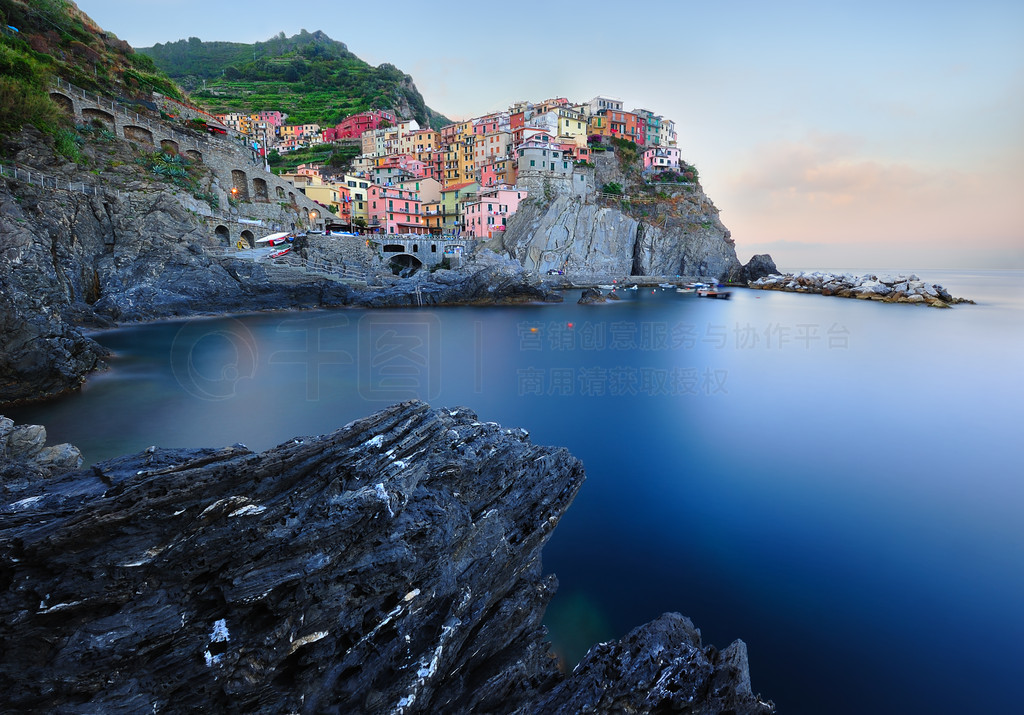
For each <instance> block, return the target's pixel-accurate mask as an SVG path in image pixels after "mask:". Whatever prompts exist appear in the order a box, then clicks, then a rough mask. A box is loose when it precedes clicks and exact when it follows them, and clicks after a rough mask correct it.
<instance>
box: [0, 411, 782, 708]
mask: <svg viewBox="0 0 1024 715" xmlns="http://www.w3.org/2000/svg"><path fill="white" fill-rule="evenodd" d="M582 481H583V468H582V466H581V464H580V463H579V461H578V460H576V459H575V458H573V457H572V456H571V455H569V453H568V452H567V451H566V450H564V449H557V448H549V447H538V446H535V445H533V444H531V443H530V441H529V439H528V436H527V434H526V433H525V432H524V431H523V430H515V429H502V428H501V427H499V426H498V425H497V424H495V423H490V422H488V423H481V422H480V421H479V420H478V419H477V417H476V415H474V414H473V413H472V412H470V411H468V410H466V409H463V408H458V409H453V410H433V409H430V408H429V407H428V406H426V405H424V404H422V403H418V402H411V403H405V404H400V405H396V406H393V407H391V408H388V409H386V410H383V411H382V412H380V413H378V414H376V415H373V416H371V417H369V418H367V419H365V420H361V421H359V422H355V423H353V424H350V425H348V426H347V427H345V428H343V429H341V430H338V431H337V432H334V433H332V434H329V435H324V436H319V437H313V438H305V439H294V440H291V441H289V442H286V443H285V444H282V445H280V446H278V447H276V448H274V449H271V450H268V451H267V452H264V453H262V454H254V453H252V452H250V451H249V450H247V449H246V448H244V447H243V446H241V445H236V446H234V447H229V448H225V449H198V450H166V449H157V448H155V447H153V448H150V449H149V450H147V451H145V452H143V453H141V454H137V455H134V456H129V457H122V458H118V459H114V460H110V461H107V462H103V463H101V464H97V465H95V466H94V467H92V468H91V469H88V470H83V471H78V472H69V473H66V474H64V475H61V476H57V477H51V478H49V479H46V480H39V479H35V480H33V479H29V480H22V481H21V482H9V481H8V480H7V479H6V477H5V481H4V483H3V486H4V494H3V497H4V498H3V500H2V501H0V563H2V564H3V569H2V571H0V573H2V579H0V639H2V642H3V643H4V648H3V649H2V651H0V702H2V703H3V706H4V707H3V709H5V710H31V711H36V712H71V711H73V712H97V713H98V712H104V713H107V712H142V711H146V712H169V713H176V712H196V711H204V712H214V711H218V712H219V711H230V712H240V711H244V712H260V713H282V712H316V713H320V712H395V713H405V714H406V715H410V714H412V713H437V712H445V713H484V712H486V713H497V712H517V713H532V712H579V711H588V710H591V711H593V709H596V711H598V712H609V711H616V712H690V713H711V712H736V713H767V712H771V711H772V706H771V705H770V704H766V703H764V702H762V701H761V700H760V699H758V698H757V697H755V696H753V695H752V694H751V691H750V683H749V676H748V672H747V663H746V651H745V647H744V646H743V644H742V643H741V642H737V643H734V644H733V645H732V646H730V647H729V648H727V649H726V650H725V651H723V652H721V653H719V652H718V651H716V650H715V649H714V648H710V647H704V646H702V645H701V643H700V637H699V633H697V631H696V630H695V629H694V628H693V626H692V624H690V623H689V621H687V620H686V619H683V618H682V617H680V616H675V615H668V616H664V617H662V618H661V619H659V620H658V621H655V622H654V623H652V624H650V625H648V626H646V627H643V628H640V629H638V630H637V631H634V632H633V633H632V634H630V635H629V636H627V637H626V638H625V639H624V640H623V641H622V642H620V643H618V644H603V645H600V646H597V647H595V648H594V649H592V650H591V652H590V653H589V654H588V655H587V656H586V658H585V659H584V661H583V662H582V663H581V664H580V666H579V667H578V668H577V669H576V670H575V671H574V672H573V673H572V674H570V675H569V676H564V675H562V674H560V673H559V672H558V670H557V668H556V665H555V662H554V661H553V660H552V659H551V658H550V657H549V654H548V648H547V644H546V643H545V633H544V629H543V627H542V625H541V618H542V615H543V611H544V608H545V606H546V604H547V602H548V600H549V598H550V597H551V595H552V593H553V591H554V588H555V579H554V577H552V576H544V575H543V574H542V570H541V561H540V553H541V548H542V547H543V545H544V543H545V542H546V541H547V539H548V538H549V536H550V535H551V532H552V530H553V529H554V527H555V526H556V524H557V523H558V521H559V519H560V518H561V516H562V514H563V513H564V512H565V509H566V508H567V507H568V506H569V504H570V503H571V501H572V500H573V498H574V496H575V494H576V492H577V490H578V489H579V487H580V485H581V483H582Z"/></svg>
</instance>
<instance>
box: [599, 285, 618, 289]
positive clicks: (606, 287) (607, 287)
mask: <svg viewBox="0 0 1024 715" xmlns="http://www.w3.org/2000/svg"><path fill="white" fill-rule="evenodd" d="M598 288H600V289H601V290H615V286H609V285H599V286H598Z"/></svg>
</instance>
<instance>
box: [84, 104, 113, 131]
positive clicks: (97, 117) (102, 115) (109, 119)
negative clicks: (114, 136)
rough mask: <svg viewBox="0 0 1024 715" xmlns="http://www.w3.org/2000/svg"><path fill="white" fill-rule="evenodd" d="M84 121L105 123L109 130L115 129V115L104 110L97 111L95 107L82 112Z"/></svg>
mask: <svg viewBox="0 0 1024 715" xmlns="http://www.w3.org/2000/svg"><path fill="white" fill-rule="evenodd" d="M82 121H83V122H103V123H104V124H106V125H107V128H108V129H113V128H114V115H113V114H111V113H110V112H104V111H103V110H102V109H96V108H95V107H86V108H85V109H83V110H82Z"/></svg>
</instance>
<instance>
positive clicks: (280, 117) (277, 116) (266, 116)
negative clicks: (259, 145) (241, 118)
mask: <svg viewBox="0 0 1024 715" xmlns="http://www.w3.org/2000/svg"><path fill="white" fill-rule="evenodd" d="M256 116H257V117H258V119H257V121H260V122H266V123H267V124H269V125H271V126H274V127H279V126H281V125H283V124H284V120H285V119H287V118H288V115H287V114H281V112H278V111H276V110H275V111H273V112H267V111H263V112H259V113H258V114H257V115H256Z"/></svg>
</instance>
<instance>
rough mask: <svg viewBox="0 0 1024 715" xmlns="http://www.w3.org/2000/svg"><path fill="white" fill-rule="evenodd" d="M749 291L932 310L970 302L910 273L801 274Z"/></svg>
mask: <svg viewBox="0 0 1024 715" xmlns="http://www.w3.org/2000/svg"><path fill="white" fill-rule="evenodd" d="M748 285H749V286H750V287H751V288H757V289H759V290H780V291H788V292H792V293H818V294H820V295H835V296H839V297H840V298H860V299H861V300H878V301H882V302H884V303H911V304H916V305H928V306H931V307H933V308H949V307H950V306H951V305H954V304H956V303H971V304H973V303H974V301H973V300H968V299H966V298H954V297H953V296H952V295H950V294H949V292H948V291H946V289H945V288H943V287H942V286H940V285H938V284H937V283H928V282H926V281H923V280H921V279H920V278H918V277H917V276H916V275H914V274H910V275H904V274H899V275H895V276H886V275H882V276H879V275H875V274H873V273H869V274H866V275H863V276H855V275H851V274H849V273H821V272H802V273H787V274H785V275H778V274H775V275H770V276H765V277H764V278H759V279H757V280H755V281H751V282H750V283H749V284H748Z"/></svg>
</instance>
